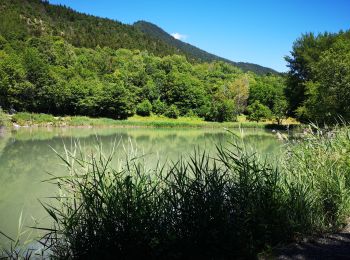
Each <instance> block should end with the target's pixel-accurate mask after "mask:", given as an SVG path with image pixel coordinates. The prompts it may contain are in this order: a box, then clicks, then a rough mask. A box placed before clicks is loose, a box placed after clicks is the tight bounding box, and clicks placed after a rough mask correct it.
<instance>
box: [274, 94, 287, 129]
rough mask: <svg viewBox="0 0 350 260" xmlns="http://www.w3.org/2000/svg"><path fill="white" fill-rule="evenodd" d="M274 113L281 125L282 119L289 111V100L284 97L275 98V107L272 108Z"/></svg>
mask: <svg viewBox="0 0 350 260" xmlns="http://www.w3.org/2000/svg"><path fill="white" fill-rule="evenodd" d="M272 112H273V115H274V117H275V119H276V121H277V124H279V125H281V124H282V120H283V119H284V118H286V115H287V112H288V102H287V100H286V99H284V98H280V99H277V100H275V102H274V105H273V109H272Z"/></svg>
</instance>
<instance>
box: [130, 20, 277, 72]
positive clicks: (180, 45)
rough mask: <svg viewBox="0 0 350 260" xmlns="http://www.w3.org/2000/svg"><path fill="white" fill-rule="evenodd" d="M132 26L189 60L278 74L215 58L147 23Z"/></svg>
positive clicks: (213, 55) (267, 69) (269, 70)
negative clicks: (222, 62)
mask: <svg viewBox="0 0 350 260" xmlns="http://www.w3.org/2000/svg"><path fill="white" fill-rule="evenodd" d="M133 26H135V27H136V28H138V29H140V30H141V31H142V32H144V33H145V34H147V35H150V36H152V37H154V38H156V39H159V40H163V41H164V42H166V43H167V44H169V45H171V46H172V47H175V48H176V49H178V50H179V51H181V52H183V53H185V55H186V56H187V57H188V58H189V59H194V58H197V59H199V60H200V61H202V62H212V61H215V60H219V61H224V62H227V63H230V64H232V65H234V66H236V67H239V68H240V69H242V70H243V71H253V72H255V73H258V74H266V73H273V74H275V73H278V72H277V71H275V70H273V69H271V68H267V67H264V66H261V65H258V64H254V63H249V62H235V61H231V60H229V59H226V58H223V57H220V56H217V55H215V54H212V53H209V52H207V51H205V50H202V49H200V48H198V47H196V46H193V45H191V44H189V43H186V42H183V41H181V40H178V39H175V38H174V37H173V36H172V35H170V34H169V33H167V32H166V31H164V30H163V29H162V28H161V27H159V26H158V25H156V24H153V23H151V22H148V21H144V20H140V21H137V22H135V23H134V24H133Z"/></svg>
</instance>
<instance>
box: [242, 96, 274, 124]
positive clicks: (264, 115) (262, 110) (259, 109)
mask: <svg viewBox="0 0 350 260" xmlns="http://www.w3.org/2000/svg"><path fill="white" fill-rule="evenodd" d="M247 112H248V117H247V118H248V120H251V121H256V122H259V121H261V120H262V119H270V118H271V117H272V112H271V110H270V109H269V108H268V107H267V106H265V105H263V104H261V103H260V102H259V101H257V100H256V101H254V103H253V104H251V105H249V106H248V107H247Z"/></svg>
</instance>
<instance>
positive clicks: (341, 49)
mask: <svg viewBox="0 0 350 260" xmlns="http://www.w3.org/2000/svg"><path fill="white" fill-rule="evenodd" d="M286 60H287V62H288V63H289V67H290V72H289V73H288V87H287V89H286V95H287V98H288V100H289V104H290V107H291V111H292V112H293V113H294V114H295V115H297V116H298V117H299V118H300V119H301V120H305V121H307V120H311V121H317V122H319V123H334V122H335V121H336V120H337V119H338V118H339V117H343V118H344V119H345V120H349V119H350V107H349V98H350V31H347V32H339V33H336V34H330V33H323V34H319V35H317V36H315V35H314V34H312V33H310V34H305V35H303V36H302V37H300V38H299V39H298V40H297V41H296V42H295V43H294V45H293V51H292V52H291V57H287V58H286Z"/></svg>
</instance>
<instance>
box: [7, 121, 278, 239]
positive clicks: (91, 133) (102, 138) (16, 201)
mask: <svg viewBox="0 0 350 260" xmlns="http://www.w3.org/2000/svg"><path fill="white" fill-rule="evenodd" d="M233 132H235V133H236V134H237V135H239V136H241V137H242V139H243V140H244V142H245V144H246V145H248V146H249V147H252V148H253V149H256V150H257V151H258V152H260V153H261V154H262V155H264V156H265V155H266V156H269V158H272V159H274V158H276V157H278V156H279V153H280V150H281V146H282V143H281V142H279V141H278V140H277V138H276V136H275V135H274V134H273V133H271V131H265V130H262V129H257V130H252V129H247V130H244V131H243V135H242V132H239V131H238V130H237V131H233ZM233 138H234V137H233V135H232V134H230V133H228V132H227V131H225V130H224V129H222V130H221V129H215V130H213V129H179V128H176V129H174V128H171V129H154V128H98V129H95V128H21V129H19V130H15V131H12V132H9V131H4V130H2V131H0V184H1V188H0V191H1V192H0V231H2V232H4V233H6V234H8V235H10V236H11V237H15V236H16V234H17V230H18V224H19V223H18V222H19V218H20V215H21V212H22V220H23V224H24V226H32V225H33V224H34V223H35V222H37V223H40V225H41V226H46V227H47V226H49V224H50V219H49V218H48V217H47V214H45V211H44V210H43V208H42V206H41V205H40V203H39V201H38V200H39V199H41V200H44V201H45V197H48V196H54V195H56V187H55V186H53V185H51V184H48V183H45V182H42V181H43V180H46V179H48V178H49V177H50V176H49V175H48V173H52V174H54V175H61V174H64V173H65V167H64V166H63V164H62V161H61V160H60V159H59V158H58V156H57V155H56V154H55V152H54V151H53V150H56V151H57V152H58V153H64V146H66V147H67V149H73V147H74V144H75V143H77V142H79V144H80V146H81V147H82V150H84V151H85V152H88V153H91V152H93V151H96V150H95V149H96V146H97V144H98V143H101V144H102V146H103V150H104V151H105V152H106V153H108V151H110V150H111V149H112V147H113V143H115V144H116V156H117V157H118V160H123V159H125V157H126V154H129V155H130V154H138V155H142V154H144V155H145V157H144V158H145V162H146V166H147V167H154V166H155V164H156V163H157V162H158V161H160V162H161V163H166V162H171V161H176V160H177V159H178V158H179V157H180V156H184V157H185V158H186V157H188V156H189V155H190V154H193V151H194V149H195V148H199V149H200V150H205V151H206V152H207V153H210V154H214V153H215V150H216V147H215V144H219V143H222V144H227V142H229V141H232V140H233ZM33 235H34V236H35V234H31V236H33ZM2 243H5V239H4V237H3V236H1V235H0V244H2Z"/></svg>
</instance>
